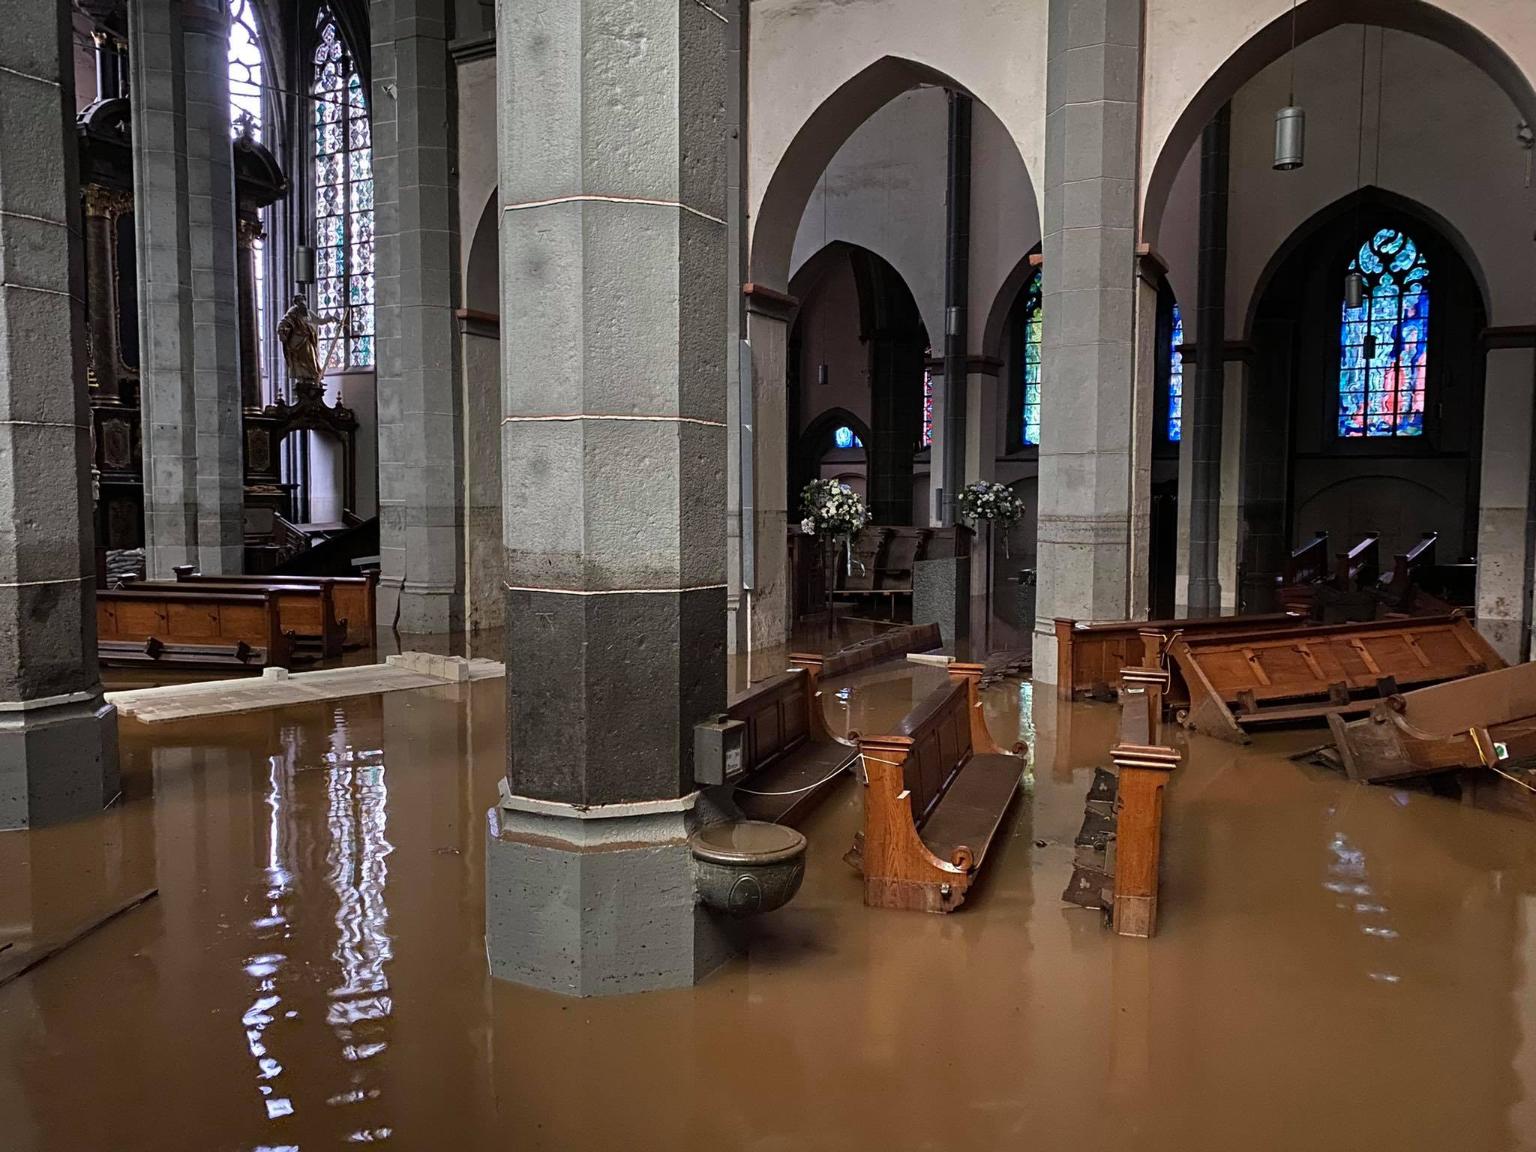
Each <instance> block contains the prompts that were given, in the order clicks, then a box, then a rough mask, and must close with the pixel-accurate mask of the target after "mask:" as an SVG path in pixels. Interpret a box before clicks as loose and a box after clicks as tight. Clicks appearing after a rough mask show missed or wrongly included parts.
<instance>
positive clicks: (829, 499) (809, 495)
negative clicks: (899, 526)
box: [800, 480, 869, 536]
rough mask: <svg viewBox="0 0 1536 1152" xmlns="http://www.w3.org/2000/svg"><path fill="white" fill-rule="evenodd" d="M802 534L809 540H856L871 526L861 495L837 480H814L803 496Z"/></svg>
mask: <svg viewBox="0 0 1536 1152" xmlns="http://www.w3.org/2000/svg"><path fill="white" fill-rule="evenodd" d="M800 512H801V515H802V516H803V517H804V519H802V520H801V521H800V531H802V532H804V533H805V534H806V535H808V536H852V535H853V534H854V533H855V532H857V531H858V530H859V529H861V528H863V527H864V525H866V524H868V523H869V509H868V508H866V507H865V506H864V501H863V500H862V499H861V498H860V497H859V494H858V493H857V492H855V491H854V490H853V489H852V488H849V487H848V486H847V485H846V484H840V483H838V482H837V481H836V480H812V481H811V482H810V483H809V484H807V485H806V486H805V487H804V488H803V489H802V490H801V492H800Z"/></svg>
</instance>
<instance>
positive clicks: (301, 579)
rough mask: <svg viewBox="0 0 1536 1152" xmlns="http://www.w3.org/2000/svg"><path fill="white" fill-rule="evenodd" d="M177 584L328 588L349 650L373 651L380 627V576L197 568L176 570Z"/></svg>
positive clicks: (183, 567)
mask: <svg viewBox="0 0 1536 1152" xmlns="http://www.w3.org/2000/svg"><path fill="white" fill-rule="evenodd" d="M175 573H176V580H177V582H178V583H196V584H229V585H244V586H247V587H252V588H267V587H276V586H278V585H282V584H298V585H306V586H309V587H315V588H319V587H322V586H324V585H327V584H329V585H330V588H331V604H332V607H333V610H334V614H335V616H336V620H337V622H338V623H339V624H341V625H342V627H343V628H344V631H345V636H344V640H343V643H344V646H345V647H347V648H372V647H373V646H374V643H375V628H376V627H377V624H378V573H377V572H365V573H363V574H362V575H360V576H270V575H269V576H250V575H237V576H204V575H202V574H201V573H199V572H198V571H197V568H196V566H195V565H192V564H181V565H178V566H177V567H176V568H175Z"/></svg>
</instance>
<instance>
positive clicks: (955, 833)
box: [847, 664, 1025, 912]
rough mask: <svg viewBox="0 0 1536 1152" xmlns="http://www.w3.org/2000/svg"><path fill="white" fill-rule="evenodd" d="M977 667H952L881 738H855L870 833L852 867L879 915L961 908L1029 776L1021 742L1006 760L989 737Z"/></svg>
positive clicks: (857, 844) (858, 842) (851, 857)
mask: <svg viewBox="0 0 1536 1152" xmlns="http://www.w3.org/2000/svg"><path fill="white" fill-rule="evenodd" d="M981 673H982V666H981V665H980V664H952V665H950V669H949V674H950V683H949V684H947V685H944V686H942V687H939V688H936V689H935V690H934V691H933V692H932V693H930V694H929V695H928V696H927V697H926V698H924V699H923V700H922V701H921V702H919V703H918V705H917V706H916V707H915V708H914V709H913V710H912V711H911V712H910V713H908V714H907V716H906V718H905V719H904V720H902V722H901V725H900V726H899V727H898V728H897V730H896V731H895V732H893V733H891V734H889V735H885V736H859V737H858V747H859V755H860V759H861V761H862V763H863V765H864V774H865V777H866V784H865V789H864V830H863V831H862V832H860V833H858V834H857V835H856V837H855V841H854V847H853V849H852V851H850V852H849V853H848V856H847V859H848V861H849V863H851V864H853V865H854V866H855V867H857V868H859V870H860V871H862V872H863V874H864V903H865V904H868V905H869V906H870V907H873V908H901V909H907V910H911V911H919V912H953V911H954V910H955V909H956V908H958V907H960V905H961V904H963V903H964V902H965V898H966V894H967V893H968V892H969V891H970V889H971V886H972V885H973V884H974V883H975V882H976V878H977V876H978V875H979V874H980V872H981V869H982V866H983V864H984V862H985V860H986V858H987V853H988V851H989V849H990V848H991V846H992V845H993V843H994V842H995V841H996V839H997V834H998V831H999V829H1000V828H1001V827H1002V823H1003V817H1004V816H1006V815H1007V812H1008V809H1009V807H1010V806H1011V805H1012V804H1013V801H1014V798H1015V797H1016V796H1017V795H1018V791H1019V782H1020V781H1021V780H1022V779H1023V778H1024V765H1025V761H1024V758H1023V757H1022V756H1021V755H1019V753H1020V752H1021V751H1022V750H1023V745H1017V746H1016V748H1015V751H1014V752H1013V753H1005V752H1004V751H1003V750H1002V749H1001V748H999V747H998V746H997V744H996V743H995V742H994V741H993V739H992V735H991V733H990V732H988V731H987V722H986V718H985V716H983V715H982V711H981V700H980V693H979V690H978V687H977V686H978V684H979V683H980V681H981Z"/></svg>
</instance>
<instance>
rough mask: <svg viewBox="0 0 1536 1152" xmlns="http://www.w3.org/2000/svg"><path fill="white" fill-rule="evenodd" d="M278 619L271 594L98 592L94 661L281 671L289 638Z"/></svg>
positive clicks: (132, 589)
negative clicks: (276, 669)
mask: <svg viewBox="0 0 1536 1152" xmlns="http://www.w3.org/2000/svg"><path fill="white" fill-rule="evenodd" d="M281 620H282V618H281V614H280V610H279V606H278V601H277V597H276V596H275V595H274V594H272V593H270V592H248V591H238V590H235V589H225V590H219V591H208V592H204V591H196V592H193V591H174V590H170V591H167V590H165V589H161V588H156V589H146V588H142V587H135V586H132V585H130V586H129V587H127V588H123V589H102V590H99V591H98V592H97V593H96V646H97V655H98V658H99V659H100V660H101V662H102V663H103V664H109V665H116V664H157V665H184V666H188V667H199V668H202V667H213V668H223V667H233V668H251V669H257V668H264V667H283V668H286V667H288V666H289V665H290V664H291V663H292V661H293V637H292V636H290V635H289V634H288V633H286V632H284V631H283V628H282V623H281Z"/></svg>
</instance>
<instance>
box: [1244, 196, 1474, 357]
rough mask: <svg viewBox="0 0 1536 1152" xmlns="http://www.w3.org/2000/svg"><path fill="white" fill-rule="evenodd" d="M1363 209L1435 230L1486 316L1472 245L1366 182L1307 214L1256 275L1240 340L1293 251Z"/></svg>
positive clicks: (1446, 224)
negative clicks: (1456, 260) (1463, 268)
mask: <svg viewBox="0 0 1536 1152" xmlns="http://www.w3.org/2000/svg"><path fill="white" fill-rule="evenodd" d="M1362 209H1364V210H1367V211H1376V212H1380V211H1386V212H1388V213H1390V214H1396V215H1400V216H1405V217H1407V218H1408V219H1409V220H1413V221H1416V222H1417V223H1419V224H1422V225H1423V226H1424V227H1426V228H1429V229H1431V230H1432V231H1434V232H1435V233H1436V234H1437V235H1438V236H1439V238H1440V239H1441V240H1443V241H1445V243H1447V244H1449V245H1450V246H1451V248H1452V249H1453V250H1454V251H1455V253H1456V255H1457V256H1458V257H1460V258H1461V261H1462V263H1463V264H1464V265H1465V266H1466V270H1467V272H1468V273H1470V275H1471V277H1472V280H1473V281H1474V283H1476V285H1477V291H1478V299H1479V303H1480V304H1481V306H1482V310H1483V313H1484V314H1485V315H1486V314H1488V313H1489V312H1490V310H1491V304H1492V295H1491V293H1490V291H1489V288H1488V277H1487V275H1486V274H1485V273H1484V271H1483V268H1482V265H1481V264H1480V263H1479V262H1478V259H1477V255H1476V253H1475V252H1473V250H1472V245H1471V244H1470V243H1468V242H1467V239H1466V237H1465V236H1463V235H1462V234H1461V232H1460V231H1459V230H1458V229H1457V228H1456V226H1455V225H1454V224H1452V223H1451V222H1450V221H1449V220H1447V219H1446V218H1445V217H1444V216H1442V215H1440V213H1438V212H1436V211H1435V210H1434V209H1432V208H1430V207H1428V206H1426V205H1424V204H1421V203H1420V202H1419V201H1417V200H1414V199H1412V198H1411V197H1408V196H1402V195H1399V194H1398V193H1396V192H1391V191H1388V190H1387V189H1385V188H1377V187H1375V186H1374V185H1366V186H1365V187H1364V188H1361V189H1359V190H1358V191H1355V192H1351V193H1350V194H1349V195H1347V196H1343V197H1340V198H1339V199H1338V200H1335V201H1334V202H1333V203H1332V204H1329V205H1327V206H1326V207H1324V208H1320V209H1319V210H1318V211H1316V212H1314V213H1313V214H1312V215H1311V216H1309V217H1308V218H1307V219H1306V220H1305V221H1303V222H1302V224H1301V225H1300V226H1299V227H1297V228H1296V229H1295V230H1294V231H1293V232H1292V233H1291V234H1290V235H1289V236H1287V237H1286V238H1285V240H1284V241H1283V242H1282V243H1281V244H1280V246H1279V247H1278V248H1276V249H1275V251H1274V252H1273V253H1272V254H1271V255H1270V258H1269V260H1268V261H1266V262H1265V264H1264V268H1263V271H1261V272H1260V273H1259V278H1258V279H1257V280H1256V281H1254V285H1253V292H1252V293H1251V294H1250V296H1249V299H1248V309H1247V312H1246V313H1245V314H1244V317H1243V328H1242V331H1243V339H1244V340H1245V341H1246V340H1251V339H1252V336H1253V325H1254V320H1255V319H1256V317H1257V315H1258V311H1259V306H1260V304H1261V302H1262V301H1263V300H1264V296H1265V294H1266V293H1267V292H1268V291H1269V286H1270V284H1271V283H1272V282H1273V281H1274V278H1275V275H1276V273H1278V272H1279V271H1280V269H1281V268H1283V267H1285V264H1286V262H1287V261H1288V260H1289V259H1290V258H1291V256H1292V254H1293V253H1295V251H1296V250H1297V249H1298V248H1300V247H1301V246H1302V245H1303V244H1305V243H1306V242H1307V241H1308V240H1310V239H1311V238H1312V237H1313V236H1315V235H1317V233H1319V232H1320V231H1322V230H1323V229H1324V228H1327V227H1328V226H1330V225H1332V224H1333V223H1334V222H1336V221H1338V220H1341V219H1342V218H1344V217H1345V216H1349V215H1352V214H1356V213H1358V212H1360V211H1361V210H1362ZM1228 331H1230V329H1228Z"/></svg>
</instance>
